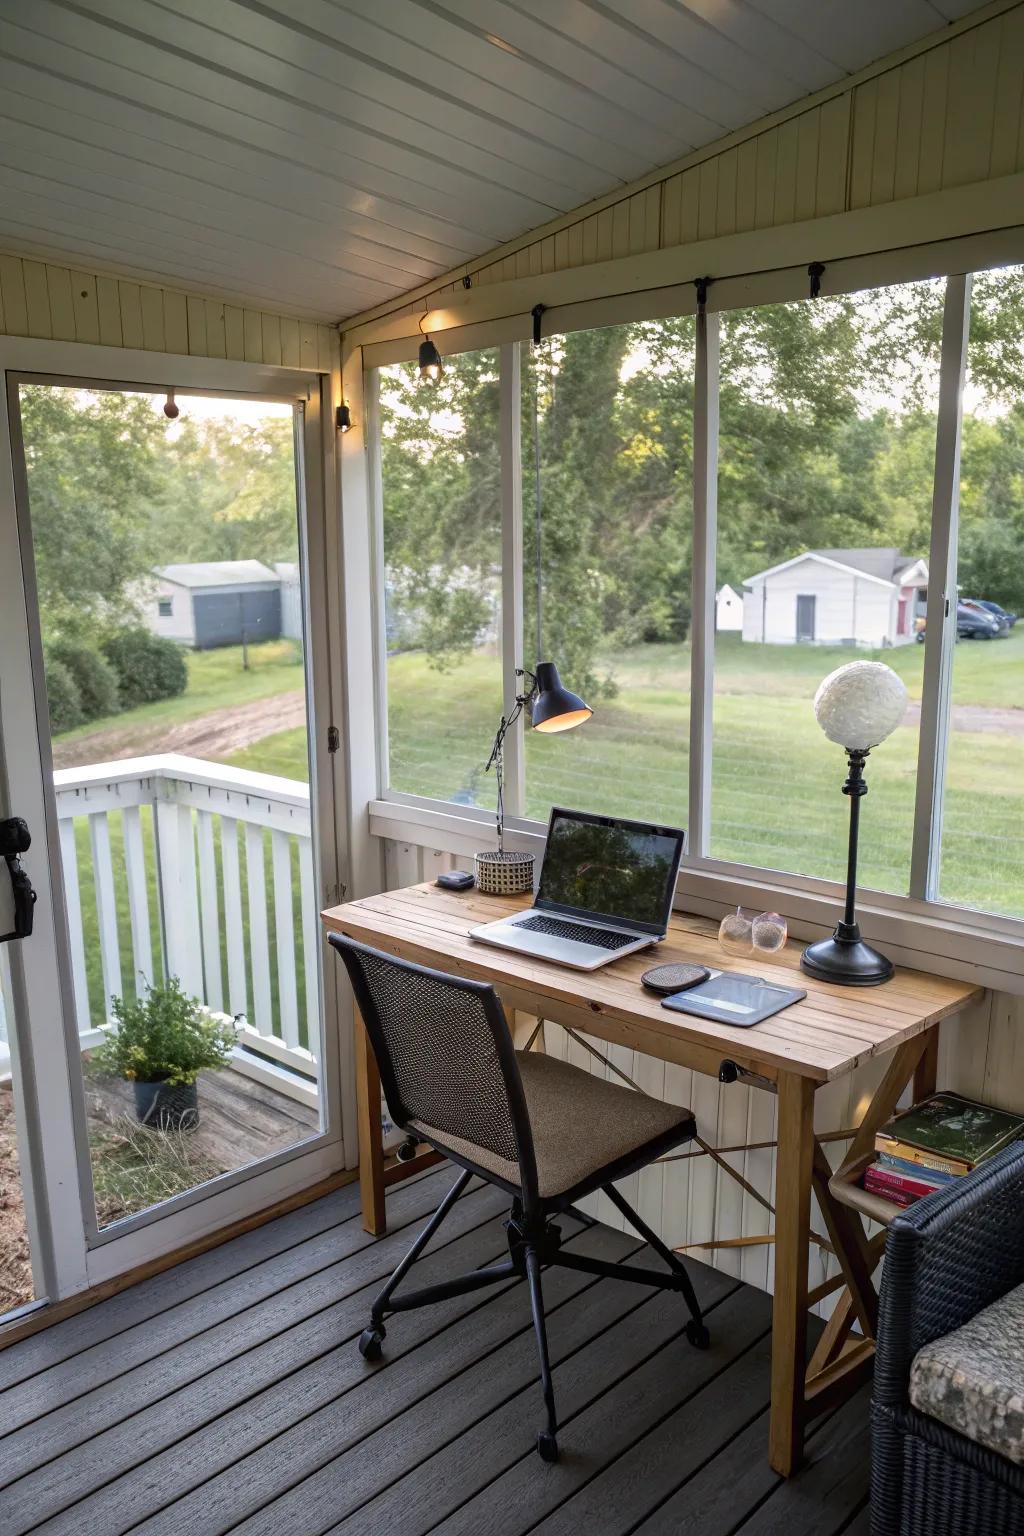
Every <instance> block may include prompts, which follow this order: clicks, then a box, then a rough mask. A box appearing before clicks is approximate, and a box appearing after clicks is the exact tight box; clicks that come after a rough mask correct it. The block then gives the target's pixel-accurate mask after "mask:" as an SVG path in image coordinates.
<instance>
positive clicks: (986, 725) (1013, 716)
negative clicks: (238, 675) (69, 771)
mask: <svg viewBox="0 0 1024 1536" xmlns="http://www.w3.org/2000/svg"><path fill="white" fill-rule="evenodd" d="M920 719H921V706H920V704H918V703H916V702H913V703H910V704H908V705H907V712H906V714H905V715H904V717H903V724H904V725H911V726H914V725H917V724H918V723H919V721H920ZM305 723H306V695H305V693H304V692H303V691H302V689H301V688H297V689H296V690H295V691H294V692H292V693H277V694H274V695H273V697H272V698H269V699H254V700H253V701H252V703H251V704H237V705H235V706H234V707H232V708H228V709H212V710H210V712H209V713H208V714H205V715H198V716H197V717H196V718H195V719H194V720H182V721H180V722H179V723H178V724H177V725H164V724H159V723H158V724H155V725H151V726H146V727H142V728H141V729H140V727H139V726H135V727H134V728H133V727H131V726H125V727H118V726H111V727H110V728H109V729H108V730H105V731H94V732H93V733H92V735H90V736H80V737H78V738H77V740H75V741H71V742H66V743H62V742H57V743H56V744H55V746H54V749H53V766H54V767H55V768H75V767H78V766H80V765H84V764H87V763H110V762H117V761H119V760H120V759H121V758H125V757H143V756H145V755H146V754H147V753H150V752H182V753H184V754H185V755H186V756H187V757H206V758H210V759H212V760H213V761H214V762H218V761H220V760H221V759H223V758H225V757H230V755H231V754H232V752H240V751H241V750H242V748H243V747H251V746H252V745H253V743H254V742H257V741H262V740H263V738H264V737H265V736H273V735H274V733H275V732H276V731H290V730H294V729H296V727H298V726H303V725H305ZM953 725H954V727H955V728H956V729H957V730H961V731H982V732H996V733H999V734H1001V735H1006V736H1024V709H997V708H995V707H993V706H989V705H987V704H955V705H954V706H953Z"/></svg>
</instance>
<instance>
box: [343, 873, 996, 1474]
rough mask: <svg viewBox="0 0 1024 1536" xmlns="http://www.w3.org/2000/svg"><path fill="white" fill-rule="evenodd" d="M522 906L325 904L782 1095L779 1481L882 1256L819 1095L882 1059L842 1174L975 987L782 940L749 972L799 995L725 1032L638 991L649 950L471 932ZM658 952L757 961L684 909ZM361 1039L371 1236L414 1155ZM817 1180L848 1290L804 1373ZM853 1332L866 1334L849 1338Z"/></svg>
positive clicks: (590, 1021)
mask: <svg viewBox="0 0 1024 1536" xmlns="http://www.w3.org/2000/svg"><path fill="white" fill-rule="evenodd" d="M527 904H528V901H527V898H525V897H522V898H507V899H506V898H500V897H494V896H481V895H480V894H479V893H478V892H476V891H470V892H467V893H466V894H465V895H456V894H453V893H451V892H447V891H442V890H439V889H438V888H437V887H436V886H433V885H417V886H410V887H408V888H407V889H405V890H401V891H391V892H388V893H386V894H384V895H381V896H369V897H366V898H365V899H364V900H362V901H354V902H349V903H348V904H347V905H345V906H341V907H334V908H332V909H331V910H329V911H327V912H325V913H324V923H325V925H326V927H327V928H328V929H329V930H334V931H336V932H339V933H344V934H348V935H349V936H350V937H352V938H354V939H358V940H361V941H362V942H364V943H367V944H373V945H375V946H376V947H377V948H378V949H382V950H386V951H388V952H389V953H391V954H395V955H401V956H403V957H405V958H406V959H409V960H416V961H419V962H420V963H421V964H424V965H432V966H435V967H437V968H438V969H440V970H446V971H452V972H455V973H457V974H459V975H464V976H473V977H476V978H477V979H479V980H484V981H490V982H492V983H493V985H494V986H495V987H496V989H497V990H498V992H499V994H500V995H501V997H502V1000H503V1002H504V1004H505V1007H506V1009H507V1010H508V1011H509V1013H510V1015H511V1013H512V1010H519V1011H522V1012H524V1013H528V1014H532V1015H535V1016H537V1017H538V1018H543V1019H550V1020H553V1021H554V1022H555V1023H558V1024H562V1025H564V1026H566V1027H567V1028H571V1029H573V1030H576V1031H578V1032H580V1033H583V1034H586V1035H589V1036H593V1037H597V1038H599V1039H602V1040H607V1041H611V1042H614V1043H616V1044H619V1045H625V1046H628V1047H630V1048H631V1049H633V1050H637V1051H641V1052H644V1053H645V1054H647V1055H649V1056H655V1057H659V1058H661V1059H662V1060H664V1061H668V1062H675V1063H677V1064H678V1065H680V1066H683V1067H688V1068H690V1069H691V1070H693V1071H697V1072H704V1073H708V1074H710V1075H711V1076H714V1077H717V1076H718V1075H719V1069H720V1067H721V1065H722V1063H723V1061H731V1062H733V1063H735V1065H736V1066H737V1067H738V1068H739V1069H740V1071H741V1072H742V1073H744V1074H752V1078H747V1081H751V1080H756V1084H755V1085H756V1086H759V1087H763V1088H764V1089H765V1090H766V1091H769V1092H773V1091H774V1092H777V1094H778V1152H777V1160H776V1181H775V1187H776V1200H775V1288H774V1289H775V1295H774V1307H773V1337H772V1408H771V1430H770V1452H769V1453H770V1459H771V1463H772V1466H773V1467H774V1468H775V1469H776V1471H778V1472H780V1473H782V1474H783V1476H787V1477H788V1476H789V1475H790V1473H792V1472H793V1471H794V1470H795V1469H796V1467H797V1466H798V1465H799V1462H800V1459H801V1456H802V1451H803V1438H804V1430H805V1426H806V1424H807V1423H808V1421H809V1420H810V1419H811V1418H813V1417H814V1416H815V1415H816V1414H818V1413H821V1412H823V1411H824V1410H825V1409H827V1408H831V1407H833V1406H834V1405H835V1403H836V1402H837V1401H839V1400H840V1399H842V1398H844V1397H846V1396H847V1395H848V1394H849V1393H850V1392H852V1391H853V1390H855V1388H856V1387H857V1386H858V1385H859V1383H860V1381H861V1380H862V1379H863V1378H864V1376H865V1374H866V1372H867V1370H868V1369H869V1368H870V1363H871V1356H872V1354H873V1352H874V1344H873V1339H874V1328H875V1315H876V1305H875V1303H876V1297H875V1291H874V1288H873V1285H872V1282H871V1275H872V1272H873V1270H874V1269H875V1267H876V1265H877V1263H878V1259H879V1257H880V1253H881V1249H880V1246H879V1244H878V1241H877V1240H871V1241H869V1240H868V1238H867V1237H866V1235H865V1231H864V1227H863V1224H862V1222H861V1220H860V1217H859V1215H858V1214H857V1213H856V1212H854V1211H852V1210H850V1209H849V1208H848V1206H846V1205H844V1204H843V1203H841V1202H840V1201H838V1200H836V1199H835V1198H834V1197H833V1195H832V1193H831V1191H830V1189H829V1180H830V1176H831V1173H832V1170H831V1168H830V1166H829V1163H828V1161H827V1159H826V1156H825V1152H824V1150H823V1148H822V1146H821V1144H820V1142H819V1141H818V1139H817V1138H816V1136H815V1134H814V1094H815V1090H816V1089H817V1088H818V1087H820V1086H821V1084H823V1083H827V1082H830V1081H832V1080H833V1079H834V1078H837V1077H841V1076H842V1075H843V1074H845V1073H848V1072H851V1071H852V1070H853V1069H854V1068H855V1067H856V1066H858V1065H859V1064H860V1063H861V1062H862V1061H865V1060H867V1059H868V1058H869V1057H871V1056H877V1055H881V1054H882V1053H888V1052H891V1053H892V1058H891V1061H890V1064H889V1067H888V1070H887V1071H886V1073H885V1076H884V1078H883V1080H882V1082H881V1084H880V1085H879V1087H878V1090H877V1092H876V1093H875V1095H874V1098H873V1099H872V1100H871V1103H870V1104H869V1106H868V1108H867V1111H866V1112H865V1115H864V1118H863V1120H862V1122H861V1125H860V1127H859V1129H858V1131H857V1134H856V1136H855V1137H854V1138H853V1144H852V1145H851V1147H850V1149H849V1152H848V1154H847V1156H846V1158H845V1159H844V1162H843V1167H844V1168H846V1167H848V1166H852V1165H853V1164H855V1163H856V1162H857V1160H858V1159H859V1158H862V1157H863V1156H864V1154H865V1152H866V1151H867V1150H869V1149H870V1146H871V1145H872V1144H873V1140H874V1134H875V1131H876V1129H877V1128H878V1126H879V1125H881V1124H882V1123H883V1122H884V1121H885V1120H886V1119H888V1117H889V1115H890V1114H891V1113H892V1110H893V1109H894V1107H895V1105H896V1102H897V1100H898V1099H899V1097H900V1094H901V1093H902V1092H903V1090H904V1088H905V1087H906V1086H907V1085H908V1084H909V1083H910V1082H911V1080H913V1084H914V1092H915V1096H916V1097H919V1096H921V1095H923V1094H925V1093H929V1092H931V1091H932V1090H933V1089H934V1086H935V1067H936V1060H937V1047H938V1031H937V1029H936V1028H935V1026H936V1025H938V1023H939V1022H940V1021H941V1020H942V1019H944V1018H947V1017H948V1016H949V1015H950V1014H952V1013H955V1012H956V1011H957V1010H958V1009H960V1008H962V1007H963V1006H964V1004H966V1003H967V1002H969V1001H971V1000H972V999H973V998H975V997H977V996H979V995H980V993H981V990H982V989H981V988H980V987H976V986H973V985H971V984H969V983H966V982H959V981H949V980H946V979H945V978H943V977H938V976H928V975H925V974H923V973H921V972H919V971H906V970H898V971H897V972H896V975H895V976H894V977H893V979H892V980H891V981H888V982H886V983H885V984H884V985H883V986H880V987H873V988H868V989H865V990H858V989H855V988H841V987H834V986H829V985H828V984H827V983H825V982H821V981H816V980H814V978H813V977H810V976H804V975H803V974H802V973H801V972H800V970H799V959H800V946H799V945H796V944H789V945H787V946H786V949H785V950H784V951H782V952H781V953H780V954H779V955H778V956H776V957H773V959H772V960H769V961H767V962H766V960H765V957H763V956H760V955H759V956H758V957H757V963H756V969H757V970H758V971H759V972H761V971H763V970H764V969H765V966H766V963H767V964H770V965H774V966H775V967H777V968H778V970H779V972H780V974H781V975H782V976H787V977H788V976H791V977H792V979H793V980H794V981H795V980H797V979H799V985H800V986H802V987H804V988H806V991H807V997H806V998H805V1000H804V1001H803V1002H800V1003H797V1004H794V1006H793V1007H791V1008H787V1009H786V1010H785V1012H784V1013H781V1014H776V1016H775V1017H774V1018H771V1019H767V1020H765V1022H764V1023H763V1024H757V1025H755V1026H754V1027H753V1028H752V1029H734V1028H730V1027H729V1026H728V1025H724V1024H715V1023H711V1022H706V1021H704V1020H702V1019H697V1018H693V1017H690V1016H689V1015H687V1014H681V1013H674V1012H670V1011H669V1010H668V1009H665V1008H662V1007H661V1005H660V1002H659V1000H658V999H657V998H655V997H651V996H650V995H649V994H648V993H646V992H644V991H643V989H642V988H641V986H640V984H639V982H640V974H641V972H642V971H644V970H646V969H647V967H648V966H649V965H651V964H652V952H651V951H650V950H647V951H643V952H641V953H640V954H638V955H631V956H629V957H627V958H626V959H624V960H619V961H616V962H614V963H613V964H612V965H608V966H606V967H604V968H603V969H602V970H599V971H592V972H584V971H573V970H569V969H568V968H567V967H564V966H560V965H555V964H551V963H549V962H545V961H540V960H534V959H531V958H530V957H528V956H525V955H517V954H514V953H512V952H511V951H508V950H500V949H492V948H490V947H488V946H487V945H483V944H477V943H474V942H473V941H472V940H470V939H469V938H467V933H468V931H469V929H470V928H473V927H475V926H476V925H477V924H478V923H481V922H487V921H489V920H492V919H494V918H498V917H501V916H503V915H505V914H507V913H509V912H513V911H519V910H521V909H522V908H523V907H524V906H526V905H527ZM657 960H658V962H668V961H670V960H690V961H698V962H700V963H702V964H704V965H708V966H714V967H716V968H718V969H724V970H729V969H732V970H739V971H743V970H747V971H749V969H750V967H751V965H752V964H753V961H752V960H746V961H745V962H743V961H739V962H736V961H732V960H730V959H729V957H728V956H725V955H724V954H723V952H722V950H721V949H720V948H719V945H718V942H717V929H716V926H715V925H714V924H713V923H711V922H709V921H708V920H707V919H704V918H699V917H688V916H687V915H686V914H685V913H676V914H675V915H674V917H673V920H672V924H671V927H670V930H669V935H668V938H667V939H666V941H665V942H664V943H663V944H661V945H659V946H658V950H657ZM356 1045H357V1074H358V1076H357V1089H358V1097H359V1156H360V1183H361V1188H362V1198H363V1220H364V1224H365V1226H366V1229H367V1231H369V1232H374V1233H380V1232H383V1231H384V1228H385V1215H384V1189H385V1186H386V1185H387V1184H389V1183H392V1182H394V1180H395V1179H396V1178H400V1177H402V1176H403V1171H404V1169H405V1168H408V1169H413V1168H415V1167H416V1166H417V1164H406V1165H402V1164H397V1163H391V1164H389V1163H388V1161H387V1160H386V1159H385V1157H384V1154H383V1151H382V1146H381V1136H380V1120H379V1112H378V1104H379V1099H380V1081H379V1078H378V1075H377V1071H376V1064H375V1063H374V1061H373V1057H372V1054H371V1053H370V1051H369V1050H368V1047H367V1042H366V1035H365V1032H364V1031H363V1030H362V1029H361V1028H359V1029H358V1030H357V1041H356ZM699 1129H700V1127H698V1130H699ZM431 1155H434V1154H431ZM419 1166H422V1163H420V1164H419ZM812 1189H813V1191H814V1194H815V1196H816V1197H817V1200H818V1203H819V1206H820V1208H821V1212H822V1216H823V1219H824V1221H825V1225H826V1228H827V1231H828V1239H829V1242H830V1244H831V1246H832V1248H833V1249H834V1251H835V1253H836V1255H837V1257H838V1259H839V1261H840V1264H841V1266H842V1271H843V1279H844V1280H845V1282H846V1288H845V1289H844V1291H843V1294H842V1296H841V1297H840V1298H839V1301H838V1302H837V1305H836V1308H835V1312H834V1313H833V1316H832V1318H831V1319H830V1321H829V1323H828V1325H827V1326H826V1328H825V1331H824V1333H823V1335H822V1337H821V1340H820V1341H819V1343H818V1345H817V1347H816V1348H815V1351H814V1355H813V1357H812V1359H811V1362H810V1364H809V1366H807V1367H806V1368H805V1361H806V1350H807V1311H808V1306H809V1305H810V1304H811V1303H812V1302H813V1301H815V1300H818V1299H820V1297H821V1295H822V1294H825V1291H822V1288H820V1287H819V1288H818V1291H817V1292H809V1288H808V1258H809V1232H810V1208H811V1191H812ZM841 1283H842V1282H840V1284H841ZM830 1288H831V1287H827V1288H826V1290H827V1289H830ZM835 1288H836V1289H838V1286H836V1287H835ZM855 1327H856V1328H858V1329H859V1335H860V1336H858V1335H857V1334H855V1333H854V1332H853V1330H854V1328H855Z"/></svg>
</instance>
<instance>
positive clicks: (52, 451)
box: [20, 385, 164, 636]
mask: <svg viewBox="0 0 1024 1536" xmlns="http://www.w3.org/2000/svg"><path fill="white" fill-rule="evenodd" d="M20 400H21V418H22V431H23V437H24V443H25V462H26V471H27V478H28V499H29V509H30V512H31V518H32V534H33V546H34V551H35V565H36V586H37V590H38V594H39V604H40V608H41V610H42V613H43V618H44V630H45V631H46V632H47V633H48V634H54V633H63V634H67V635H72V636H75V635H85V634H88V633H89V632H91V631H92V630H93V629H94V627H95V624H96V622H97V620H103V621H107V620H109V619H110V618H111V617H114V618H116V617H118V616H121V615H123V614H124V613H125V611H126V606H127V596H126V593H127V589H128V588H129V586H130V583H131V582H133V581H134V580H136V579H137V578H138V577H140V576H142V575H143V574H144V573H145V572H146V571H147V570H148V569H149V567H150V565H151V564H152V558H153V557H152V550H151V546H150V543H149V537H148V534H149V527H150V518H151V515H152V509H153V507H154V506H155V505H156V504H157V503H158V501H159V499H160V496H161V494H162V485H163V477H162V466H161V461H160V454H161V449H162V444H163V435H164V434H163V423H162V419H161V418H160V417H158V416H157V415H156V413H155V412H154V410H153V408H152V405H151V404H150V401H149V399H148V397H146V396H142V395H131V394H126V393H122V392H120V391H114V390H100V391H98V392H97V393H96V394H95V395H91V394H88V395H87V394H85V393H84V392H83V391H79V390H73V389H63V388H58V387H55V386H52V385H24V386H22V389H21V392H20Z"/></svg>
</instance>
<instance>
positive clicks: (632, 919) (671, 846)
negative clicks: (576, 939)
mask: <svg viewBox="0 0 1024 1536" xmlns="http://www.w3.org/2000/svg"><path fill="white" fill-rule="evenodd" d="M683 836H684V834H683V833H682V832H681V831H680V830H679V829H678V828H677V827H654V826H648V825H647V823H646V822H640V821H620V820H619V819H617V818H615V817H612V816H590V815H588V814H587V813H586V812H584V811H563V810H559V809H558V808H556V809H555V810H553V811H552V812H551V822H550V824H549V826H548V840H547V846H546V848H545V850H544V864H543V867H542V869H541V872H540V887H539V889H538V891H537V901H536V905H537V906H538V907H547V908H556V909H558V910H559V911H563V912H571V913H575V914H579V915H581V916H586V917H602V918H607V919H609V920H611V921H613V922H619V923H624V924H626V925H627V926H629V927H636V928H639V929H641V930H643V931H644V932H647V933H657V934H662V933H664V932H665V929H666V928H667V926H668V918H669V913H670V912H671V910H672V896H673V893H674V891H675V885H676V874H677V871H678V869H679V859H680V855H681V854H682V851H683Z"/></svg>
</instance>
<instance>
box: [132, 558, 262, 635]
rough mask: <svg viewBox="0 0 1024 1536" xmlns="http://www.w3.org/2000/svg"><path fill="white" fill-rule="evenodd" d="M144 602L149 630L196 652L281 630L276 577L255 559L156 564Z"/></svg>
mask: <svg viewBox="0 0 1024 1536" xmlns="http://www.w3.org/2000/svg"><path fill="white" fill-rule="evenodd" d="M153 576H154V578H155V582H154V584H151V586H150V589H149V591H148V592H147V595H146V599H145V601H144V604H143V613H144V617H145V620H146V623H147V625H148V626H149V628H150V629H151V630H152V631H153V633H154V634H157V635H164V636H166V637H167V639H169V640H177V641H180V643H181V644H182V645H190V646H192V647H193V649H195V650H197V651H209V650H213V649H214V648H215V647H216V646H219V645H241V644H242V642H243V641H248V642H249V643H250V644H256V643H257V642H258V641H260V640H277V639H278V638H279V637H280V634H281V578H280V576H278V575H277V573H276V572H275V571H272V570H270V568H269V567H268V566H266V565H264V564H263V563H262V562H261V561H259V560H202V561H199V562H197V563H196V564H193V565H161V566H157V567H156V568H155V569H154V571H153Z"/></svg>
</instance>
